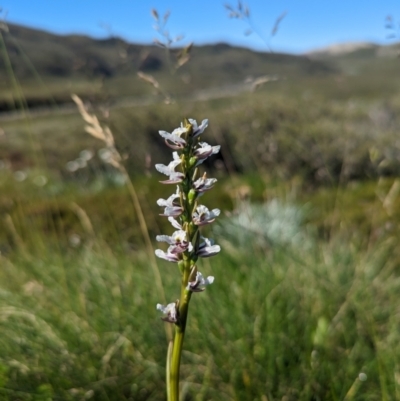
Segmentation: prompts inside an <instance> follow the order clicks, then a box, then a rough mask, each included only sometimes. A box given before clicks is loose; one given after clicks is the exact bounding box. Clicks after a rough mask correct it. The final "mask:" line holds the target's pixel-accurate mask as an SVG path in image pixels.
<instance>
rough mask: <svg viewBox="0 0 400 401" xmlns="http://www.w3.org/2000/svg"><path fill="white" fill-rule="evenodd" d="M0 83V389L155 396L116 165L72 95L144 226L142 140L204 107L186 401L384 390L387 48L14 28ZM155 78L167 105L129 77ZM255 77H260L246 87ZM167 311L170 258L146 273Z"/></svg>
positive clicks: (395, 188) (391, 173) (395, 377)
mask: <svg viewBox="0 0 400 401" xmlns="http://www.w3.org/2000/svg"><path fill="white" fill-rule="evenodd" d="M8 28H9V29H8V31H7V32H6V31H2V32H1V34H2V38H1V44H2V52H1V54H2V58H1V59H0V73H1V76H2V77H4V79H1V80H0V86H1V91H0V109H1V113H0V144H1V146H0V168H1V174H0V185H1V191H0V213H1V219H2V230H0V250H1V258H0V261H1V267H2V268H1V269H0V276H1V281H0V282H1V286H0V333H1V335H0V341H1V353H0V394H1V397H2V398H3V399H9V400H43V401H44V400H85V399H95V400H135V401H136V400H139V401H141V400H143V401H144V400H162V399H165V395H164V393H165V390H164V389H165V382H164V363H165V362H164V361H165V356H166V350H167V341H166V336H165V331H164V329H163V325H164V323H163V322H161V321H160V319H159V315H158V312H157V311H156V309H155V305H156V303H157V302H161V301H162V300H161V299H160V298H159V296H160V294H158V292H157V289H156V286H155V278H154V274H153V272H152V270H151V268H149V261H148V255H147V254H146V253H145V246H144V241H143V238H142V235H141V233H140V230H139V223H138V218H137V215H136V212H135V209H134V207H133V205H132V202H131V199H130V196H129V192H128V189H127V187H126V185H125V184H126V181H125V177H124V176H123V175H121V174H120V173H119V172H118V171H116V170H115V169H114V168H112V167H111V166H109V165H108V164H106V163H104V160H105V159H106V158H107V153H106V152H107V149H105V148H104V147H103V145H102V144H101V143H100V142H99V141H96V140H95V139H94V138H92V137H90V136H89V135H88V134H86V133H85V132H84V129H83V127H84V124H83V121H82V119H81V117H80V115H79V114H78V112H77V111H76V109H75V107H74V106H73V105H72V101H71V100H70V99H71V98H70V95H71V93H77V94H79V95H80V96H81V97H82V98H83V99H84V100H85V101H88V102H90V105H91V111H92V112H94V113H96V114H97V115H98V117H99V119H100V120H101V122H102V123H103V124H107V125H108V126H109V127H110V128H111V130H112V132H113V133H114V135H115V138H116V143H117V148H118V150H119V152H120V153H121V155H123V156H124V158H125V160H124V165H125V166H126V168H127V171H128V172H129V175H130V177H131V179H132V182H133V185H134V186H135V189H136V191H137V193H138V196H139V199H140V202H141V206H142V209H143V212H144V214H145V216H146V220H147V224H148V227H149V232H150V235H151V237H152V238H154V237H155V235H157V234H159V233H161V232H162V233H167V232H168V231H170V226H169V224H166V222H165V219H163V218H161V217H159V215H158V214H159V212H160V211H159V208H158V207H157V205H156V200H157V199H158V198H160V197H162V198H166V197H168V196H169V194H170V192H171V191H170V190H171V188H170V187H166V186H162V185H160V184H159V183H158V180H159V179H160V177H159V176H158V175H157V174H156V173H155V170H154V168H153V165H154V164H155V163H158V162H160V163H166V162H168V161H169V159H170V153H169V151H168V149H167V148H166V147H165V145H164V143H163V142H162V140H161V138H160V137H159V135H158V130H160V129H163V130H167V131H171V130H172V129H174V128H175V127H176V126H177V125H178V124H179V122H180V121H181V120H182V119H183V118H184V117H192V118H195V119H197V120H198V121H199V120H202V119H203V118H208V119H209V120H210V126H209V128H208V129H207V131H206V133H205V136H204V140H205V141H207V142H209V143H212V144H220V145H221V146H222V149H221V154H219V155H217V156H216V157H215V158H213V159H212V160H210V161H208V163H207V164H206V165H205V168H206V170H207V171H208V173H209V175H210V176H211V177H217V178H218V180H219V181H218V185H216V187H215V189H213V190H212V191H211V192H210V193H207V194H206V195H205V196H204V203H205V204H206V205H207V206H209V207H219V208H220V209H222V210H223V212H224V216H223V217H222V218H220V219H219V220H218V222H217V224H216V225H215V227H214V230H213V233H210V235H212V236H213V237H214V238H215V239H216V242H217V243H219V244H221V245H222V247H223V251H222V252H221V254H220V255H218V257H215V258H212V259H211V260H208V259H207V260H205V262H204V263H203V264H202V266H201V270H202V271H203V273H204V274H212V275H214V276H215V277H216V282H215V285H213V286H212V287H210V288H209V289H207V291H206V293H204V294H199V295H197V296H195V297H194V299H193V302H192V305H191V313H190V317H189V322H188V326H189V327H188V331H187V333H188V335H187V338H186V341H185V352H184V355H183V368H182V386H183V387H182V393H183V398H182V399H185V400H196V401H197V400H198V401H200V400H259V401H267V400H268V401H272V400H285V401H290V400H315V401H317V400H363V401H364V400H400V367H399V366H400V357H399V355H400V349H399V343H400V334H399V333H400V331H399V329H400V309H399V302H398V294H399V290H400V288H399V286H400V279H399V273H400V272H399V262H400V255H399V247H398V238H399V224H398V221H399V217H400V216H399V214H400V204H399V191H400V181H399V178H398V177H399V173H400V142H399V139H398V132H399V127H400V121H399V115H400V76H399V74H398V71H399V60H398V58H396V57H395V54H396V52H397V51H398V50H399V46H398V45H393V46H387V47H378V46H372V45H371V46H369V47H367V48H362V49H355V50H354V51H350V52H347V53H340V54H338V55H332V54H330V53H318V54H311V55H309V56H289V55H282V54H264V53H254V52H251V51H249V50H245V49H238V48H232V47H230V46H226V45H216V46H204V47H201V48H194V49H193V54H192V60H191V61H190V62H189V63H187V64H185V65H184V66H183V67H182V68H181V69H180V70H179V71H178V72H177V73H176V74H174V75H172V76H171V74H170V73H169V71H168V68H167V66H166V63H165V59H164V55H163V53H162V51H161V50H160V49H158V48H155V47H140V46H135V45H131V44H127V43H125V42H124V41H122V40H119V39H116V38H111V39H108V40H103V41H95V40H92V39H89V38H85V37H78V36H70V37H68V36H67V37H55V35H51V34H48V33H44V32H40V31H33V30H30V29H27V28H23V27H18V26H13V25H10V26H9V27H8ZM137 71H142V72H145V73H146V74H151V75H152V76H153V77H154V78H155V79H157V81H158V82H159V84H160V86H161V87H162V88H163V90H165V92H166V93H170V94H171V95H172V97H173V100H174V102H173V103H172V104H164V103H163V98H162V96H161V95H160V94H157V93H155V92H154V88H152V87H151V86H150V85H149V84H148V83H146V82H144V81H143V80H139V79H138V78H137V76H136V72H137ZM260 77H267V78H271V79H270V81H269V82H266V83H265V84H264V85H262V86H260V87H257V89H256V90H253V91H252V89H254V88H255V87H256V86H257V85H255V84H256V83H257V79H258V78H260ZM159 270H160V273H161V276H162V279H163V284H164V290H165V293H166V294H167V297H168V301H170V300H173V299H174V297H176V295H177V292H178V288H179V284H178V272H177V271H176V266H175V265H173V264H168V263H162V262H160V263H159Z"/></svg>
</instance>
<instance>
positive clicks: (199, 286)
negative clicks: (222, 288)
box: [186, 272, 214, 292]
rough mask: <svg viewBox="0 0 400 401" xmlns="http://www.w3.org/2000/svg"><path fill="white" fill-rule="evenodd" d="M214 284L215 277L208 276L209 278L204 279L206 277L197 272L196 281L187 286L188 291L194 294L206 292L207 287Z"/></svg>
mask: <svg viewBox="0 0 400 401" xmlns="http://www.w3.org/2000/svg"><path fill="white" fill-rule="evenodd" d="M213 282H214V277H213V276H208V277H207V278H204V276H203V275H202V274H201V273H200V272H197V273H196V280H195V281H189V284H188V285H187V287H186V289H187V290H189V291H193V292H201V291H204V290H205V287H207V286H208V285H210V284H212V283H213Z"/></svg>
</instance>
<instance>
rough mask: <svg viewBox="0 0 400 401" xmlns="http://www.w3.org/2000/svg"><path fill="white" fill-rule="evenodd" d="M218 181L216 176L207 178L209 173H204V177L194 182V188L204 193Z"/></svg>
mask: <svg viewBox="0 0 400 401" xmlns="http://www.w3.org/2000/svg"><path fill="white" fill-rule="evenodd" d="M216 182H217V179H216V178H207V174H206V173H204V174H203V176H202V177H200V178H199V179H198V180H196V181H195V182H194V183H193V188H194V189H195V190H196V191H197V192H199V193H202V192H205V191H208V190H209V189H211V188H212V187H213V186H214V184H215V183H216Z"/></svg>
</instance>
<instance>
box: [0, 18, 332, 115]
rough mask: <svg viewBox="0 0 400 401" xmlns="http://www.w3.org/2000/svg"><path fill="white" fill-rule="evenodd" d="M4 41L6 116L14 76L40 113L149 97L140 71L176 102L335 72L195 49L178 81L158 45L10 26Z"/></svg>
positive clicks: (234, 51)
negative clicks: (77, 98)
mask: <svg viewBox="0 0 400 401" xmlns="http://www.w3.org/2000/svg"><path fill="white" fill-rule="evenodd" d="M2 35H3V38H4V45H5V49H6V52H5V51H4V46H3V49H2V51H1V56H0V74H1V76H3V77H4V78H5V79H2V80H1V83H0V89H1V94H0V110H3V111H4V110H9V109H14V108H15V107H18V101H17V100H16V99H15V97H16V96H15V88H13V79H12V74H15V77H16V78H17V80H18V82H20V83H21V85H22V88H23V92H24V95H25V98H26V101H27V103H28V106H30V107H35V106H38V105H43V104H49V102H53V103H54V102H55V103H58V104H60V103H64V102H69V101H70V100H69V99H70V97H69V96H70V93H71V91H75V92H78V93H79V94H80V95H81V96H84V97H90V98H91V99H92V100H96V99H103V100H104V99H110V98H111V99H115V98H118V97H121V96H146V95H149V94H151V93H152V92H153V88H151V87H150V86H149V85H148V84H147V83H144V82H142V81H140V80H138V79H137V76H136V74H137V72H138V71H142V72H145V73H147V74H152V75H153V76H154V77H155V78H156V79H157V80H158V81H159V82H160V84H161V85H162V86H163V88H165V89H166V91H167V92H173V93H174V94H178V95H184V94H188V93H192V92H193V91H196V90H202V89H207V88H212V87H216V86H218V87H219V86H224V85H230V84H237V83H238V82H243V81H244V80H245V79H246V78H247V79H248V78H249V77H259V76H264V75H269V74H273V75H279V77H280V78H285V79H287V78H294V77H296V78H299V77H306V76H315V75H318V76H321V75H329V74H332V73H334V72H337V70H336V68H335V67H332V66H331V65H330V64H331V63H329V62H325V61H321V60H312V59H310V58H309V57H307V56H294V55H288V54H280V53H257V52H254V51H250V50H248V49H244V48H238V47H232V46H229V45H226V44H216V45H209V46H201V47H194V48H193V49H192V52H191V61H190V62H189V63H187V64H185V65H184V66H183V67H181V68H180V69H179V74H171V71H170V66H169V63H168V60H167V57H166V54H165V50H164V49H162V48H160V47H157V46H143V45H137V44H132V43H128V42H126V41H124V40H122V39H120V38H108V39H104V40H96V39H92V38H89V37H86V36H80V35H69V36H60V35H55V34H52V33H48V32H44V31H39V30H35V29H31V28H26V27H22V26H18V25H13V24H10V25H8V31H7V32H2ZM173 61H174V60H173V55H172V62H173ZM10 65H11V69H10V68H8V67H9V66H10ZM11 71H12V72H11Z"/></svg>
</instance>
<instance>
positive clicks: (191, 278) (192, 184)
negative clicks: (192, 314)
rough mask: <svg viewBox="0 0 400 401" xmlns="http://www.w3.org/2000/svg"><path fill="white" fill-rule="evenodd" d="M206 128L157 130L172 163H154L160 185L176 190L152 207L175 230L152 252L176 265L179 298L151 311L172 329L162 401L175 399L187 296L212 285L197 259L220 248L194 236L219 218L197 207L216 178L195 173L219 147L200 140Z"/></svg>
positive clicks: (215, 211) (192, 122) (187, 125)
mask: <svg viewBox="0 0 400 401" xmlns="http://www.w3.org/2000/svg"><path fill="white" fill-rule="evenodd" d="M207 126H208V120H203V121H202V123H201V124H200V125H197V122H196V121H195V120H192V119H189V120H185V121H184V122H183V123H181V126H180V127H179V128H176V129H175V130H174V131H173V132H172V133H168V132H166V131H159V133H160V135H161V136H162V137H163V138H164V140H165V143H166V144H167V146H169V147H170V148H171V149H173V153H172V157H173V159H172V161H171V162H170V163H169V164H168V165H164V164H156V169H157V170H158V171H159V172H160V173H162V174H165V175H166V176H167V177H168V179H167V180H165V181H161V183H163V184H173V185H176V191H175V192H174V193H173V194H172V195H171V196H170V197H169V198H167V199H159V200H158V201H157V204H158V205H159V206H161V207H163V208H164V211H163V213H162V214H161V215H162V216H165V217H167V218H168V220H169V222H170V223H171V225H172V227H173V228H175V229H176V231H175V232H174V233H173V234H172V235H171V236H169V235H158V236H157V237H156V239H157V241H159V242H166V243H167V244H168V245H169V246H168V249H167V251H166V252H165V251H163V250H161V249H157V250H156V251H155V254H156V255H157V256H158V257H159V258H162V259H165V260H167V261H169V262H173V263H176V264H177V265H178V269H179V272H180V275H181V294H180V298H179V299H178V300H176V301H175V302H171V303H169V304H168V305H161V304H157V309H158V310H159V311H161V312H162V313H163V315H164V316H163V317H162V319H163V320H164V321H166V322H169V323H172V324H174V326H175V333H174V338H173V341H172V342H171V343H170V346H169V349H168V356H167V363H166V382H167V397H168V401H178V400H179V368H180V360H181V354H182V345H183V338H184V335H185V328H186V322H187V317H188V311H189V302H190V299H191V296H192V294H193V293H194V292H202V291H204V290H205V287H207V286H208V285H210V284H212V283H213V281H214V277H213V276H208V277H204V276H203V274H202V273H201V272H200V271H198V269H197V264H196V263H197V260H198V258H199V257H200V258H205V257H209V256H213V255H216V254H217V253H218V252H219V251H220V250H221V248H220V246H219V245H214V243H213V240H211V239H208V238H204V237H203V236H202V235H201V233H200V230H201V228H202V227H203V226H205V225H207V224H210V223H212V222H213V221H214V220H215V218H216V217H217V216H218V215H219V214H220V210H219V209H213V210H209V209H208V208H207V207H206V206H204V205H201V204H200V198H201V195H202V194H203V193H204V192H206V191H208V190H210V189H212V187H213V186H214V184H215V183H216V181H217V180H216V179H215V178H207V175H206V173H204V174H203V175H201V174H200V172H199V166H200V165H201V164H202V163H203V162H204V161H205V160H206V159H207V158H208V157H210V156H211V155H213V154H216V153H218V152H219V149H220V146H211V145H209V144H208V143H206V142H202V141H201V140H200V135H201V134H202V133H203V132H204V130H205V129H206V128H207Z"/></svg>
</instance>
